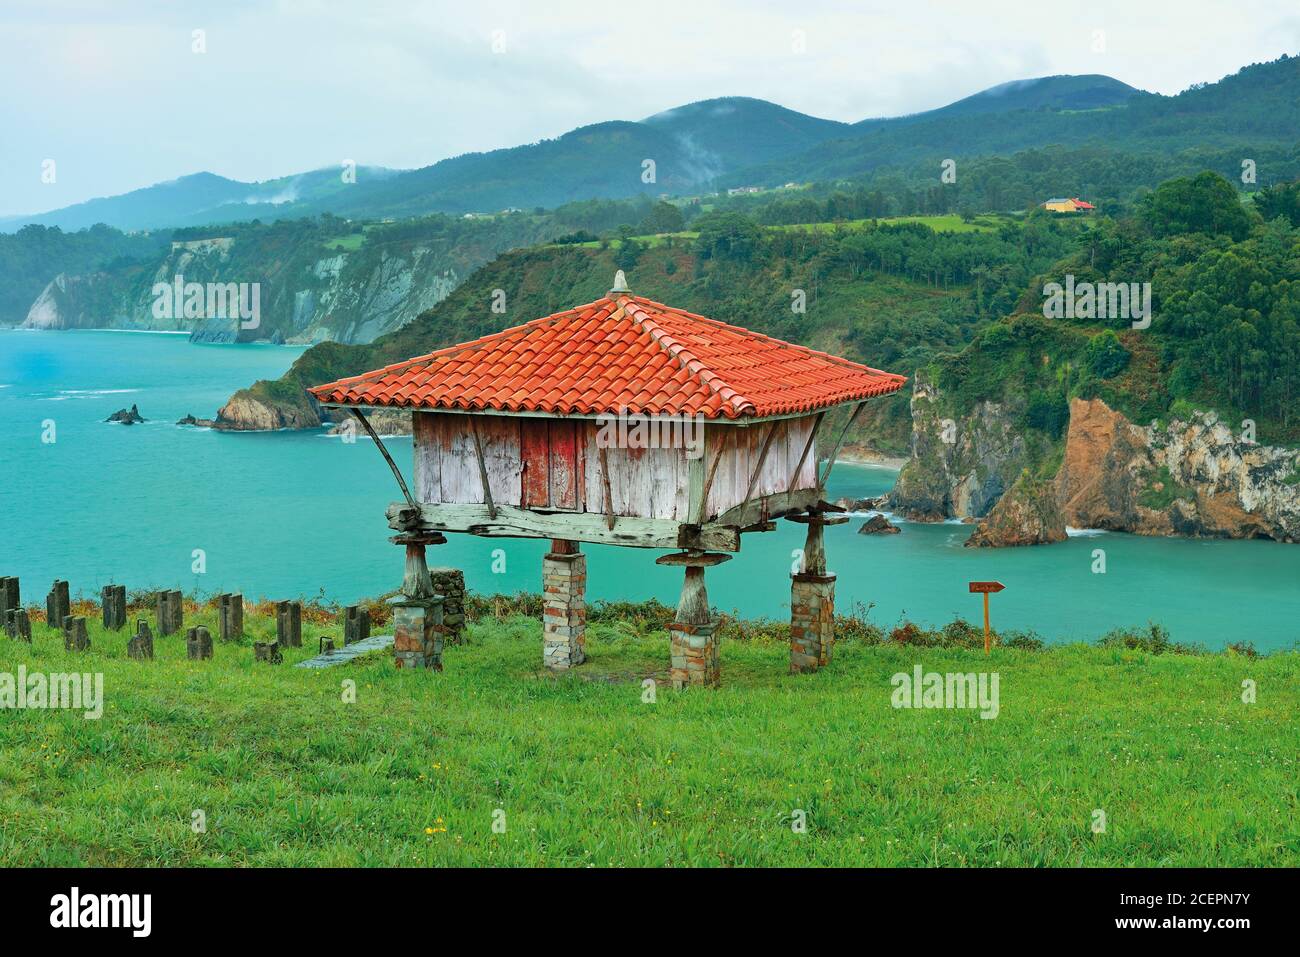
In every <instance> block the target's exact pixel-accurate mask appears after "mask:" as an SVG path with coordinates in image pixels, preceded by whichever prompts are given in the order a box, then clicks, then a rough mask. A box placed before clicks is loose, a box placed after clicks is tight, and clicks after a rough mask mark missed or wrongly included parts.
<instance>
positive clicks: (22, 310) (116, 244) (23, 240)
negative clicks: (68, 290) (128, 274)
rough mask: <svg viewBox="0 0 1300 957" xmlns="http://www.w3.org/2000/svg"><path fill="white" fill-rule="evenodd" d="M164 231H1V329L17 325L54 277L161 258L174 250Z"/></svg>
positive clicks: (43, 228) (34, 228) (101, 228)
mask: <svg viewBox="0 0 1300 957" xmlns="http://www.w3.org/2000/svg"><path fill="white" fill-rule="evenodd" d="M170 243H171V237H170V234H169V233H168V232H166V231H164V232H161V233H154V234H152V235H149V234H142V233H134V234H127V233H122V232H119V231H118V230H116V229H110V228H109V227H108V226H103V225H100V226H95V227H94V228H93V229H85V230H81V231H80V232H75V233H65V232H63V231H62V230H60V229H59V228H58V227H46V226H25V227H23V228H22V229H21V230H19V231H18V232H17V233H14V234H12V235H6V234H3V233H0V326H6V325H18V324H19V323H21V322H22V321H23V320H24V319H26V318H27V310H28V309H30V308H31V305H32V302H33V301H35V299H36V297H37V296H39V295H40V293H41V290H42V289H44V288H45V286H46V284H47V283H48V282H49V281H50V280H51V279H53V278H54V277H55V276H57V275H59V274H61V273H64V274H68V275H87V274H90V273H95V272H99V271H101V270H110V271H111V270H114V269H118V268H121V267H122V266H124V265H125V264H127V263H132V262H141V261H144V260H148V259H151V258H154V257H157V256H158V255H160V254H161V252H162V251H163V250H165V249H167V248H168V247H169V246H170Z"/></svg>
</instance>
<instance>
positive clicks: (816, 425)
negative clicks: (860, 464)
mask: <svg viewBox="0 0 1300 957" xmlns="http://www.w3.org/2000/svg"><path fill="white" fill-rule="evenodd" d="M824 418H826V410H825V409H823V410H822V411H821V412H818V413H817V418H816V419H814V420H813V427H812V431H811V432H809V433H808V441H807V442H806V443H804V447H803V455H801V456H799V464H798V465H796V466H795V467H794V471H793V472H791V473H790V481H789V482H787V483H786V485H785V490H786V491H787V492H789V491H792V490H793V489H794V483H795V481H796V480H797V479H798V478H799V473H800V472H801V471H803V463H804V462H806V461H807V460H808V453H809V452H811V451H812V447H813V440H814V439H816V438H817V430H818V429H820V428H821V427H822V419H824ZM816 480H817V463H816V462H815V461H814V462H813V481H814V482H816Z"/></svg>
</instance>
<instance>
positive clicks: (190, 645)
mask: <svg viewBox="0 0 1300 957" xmlns="http://www.w3.org/2000/svg"><path fill="white" fill-rule="evenodd" d="M185 654H186V656H187V657H189V658H191V659H193V660H195V661H198V660H202V659H207V658H211V657H212V635H211V633H209V631H208V629H206V628H204V627H203V626H202V625H197V626H195V627H194V628H191V629H190V630H189V631H188V632H186V635H185Z"/></svg>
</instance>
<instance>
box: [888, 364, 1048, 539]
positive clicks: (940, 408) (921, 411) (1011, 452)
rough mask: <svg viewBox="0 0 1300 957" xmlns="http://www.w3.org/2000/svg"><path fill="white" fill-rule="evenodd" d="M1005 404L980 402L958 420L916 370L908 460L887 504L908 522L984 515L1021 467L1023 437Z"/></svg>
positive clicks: (1008, 486) (1023, 453) (1022, 460)
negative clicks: (969, 413) (971, 412)
mask: <svg viewBox="0 0 1300 957" xmlns="http://www.w3.org/2000/svg"><path fill="white" fill-rule="evenodd" d="M1013 423H1014V415H1013V413H1012V410H1011V409H1009V408H1008V407H1006V406H1004V405H1002V404H1000V403H995V402H983V403H980V405H979V406H977V407H976V409H975V412H974V413H973V414H972V415H970V416H967V417H965V418H963V419H961V420H957V419H955V418H952V417H949V416H948V414H947V409H946V404H945V403H944V401H943V398H942V397H941V396H940V395H939V393H938V391H937V390H936V389H935V387H934V385H933V384H932V383H931V382H930V381H929V380H928V379H927V378H926V377H925V376H924V375H923V374H922V373H919V372H918V373H917V375H916V379H915V381H914V383H913V386H912V444H911V458H910V459H909V460H908V461H907V464H906V465H904V466H903V469H902V471H901V472H900V473H899V475H898V482H897V483H896V484H895V486H894V491H893V492H892V493H890V496H889V507H890V508H891V509H893V510H894V511H897V512H901V513H902V514H904V515H905V516H907V517H908V518H909V519H911V520H912V521H918V522H941V521H943V520H944V519H948V518H961V519H974V518H981V517H983V516H984V515H987V514H988V512H989V509H991V508H992V507H993V506H994V504H996V503H997V501H998V499H1000V498H1001V497H1002V494H1003V492H1005V491H1006V490H1007V489H1008V488H1010V487H1011V485H1012V484H1013V483H1014V482H1015V480H1016V477H1017V476H1018V475H1019V474H1020V470H1021V469H1022V468H1023V467H1024V459H1025V455H1026V449H1025V443H1024V440H1023V438H1022V437H1021V436H1020V435H1019V434H1018V433H1017V432H1016V431H1015V429H1014V428H1013Z"/></svg>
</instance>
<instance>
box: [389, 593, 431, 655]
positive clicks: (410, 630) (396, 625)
mask: <svg viewBox="0 0 1300 957" xmlns="http://www.w3.org/2000/svg"><path fill="white" fill-rule="evenodd" d="M442 641H443V625H442V600H441V599H438V598H429V599H421V600H415V599H404V600H402V601H401V602H398V603H395V604H394V607H393V664H395V665H396V666H397V667H398V668H431V669H432V670H434V671H441V670H442Z"/></svg>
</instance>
